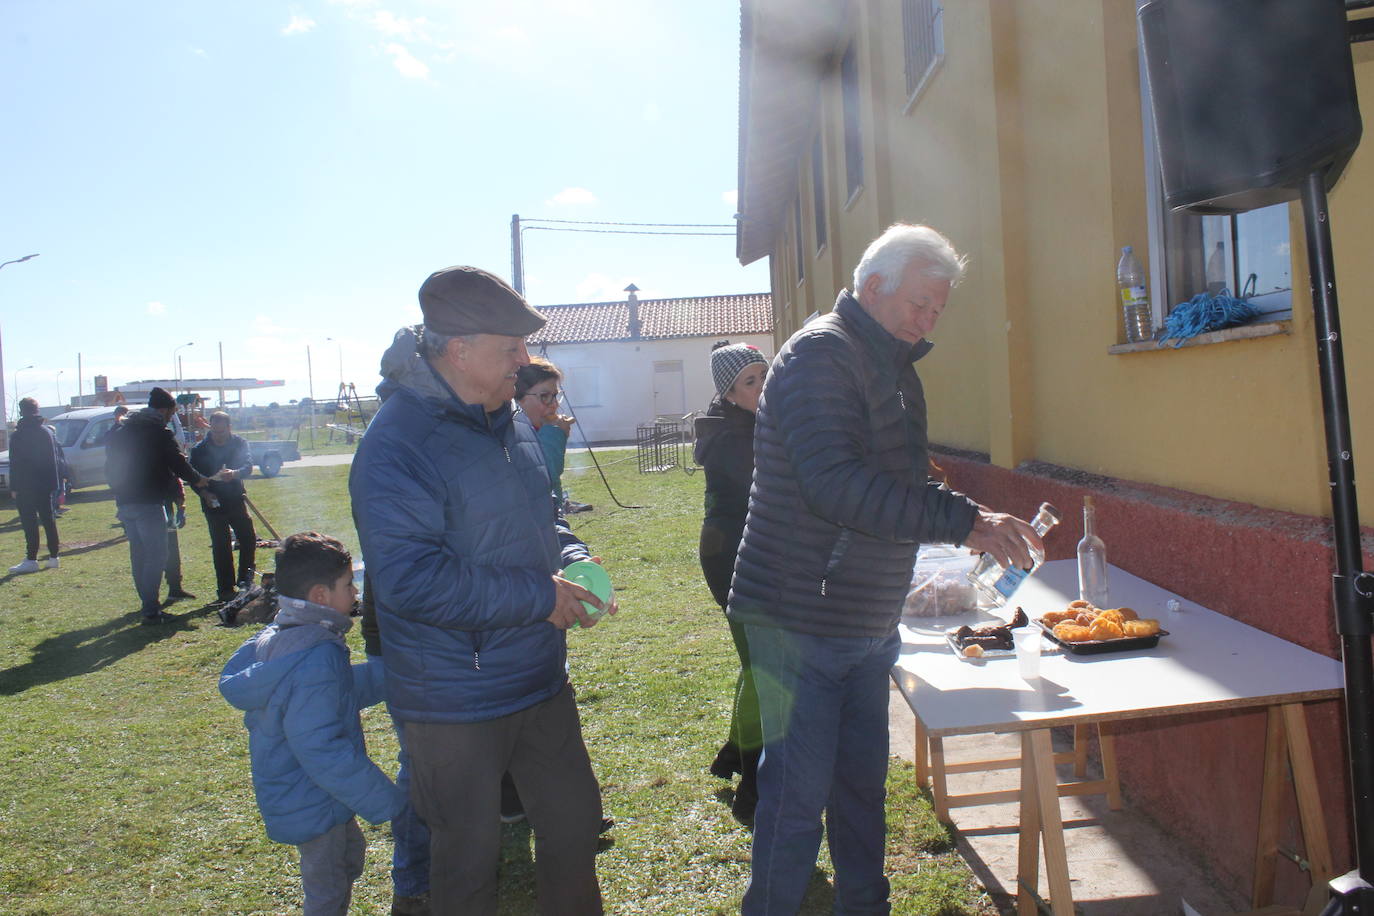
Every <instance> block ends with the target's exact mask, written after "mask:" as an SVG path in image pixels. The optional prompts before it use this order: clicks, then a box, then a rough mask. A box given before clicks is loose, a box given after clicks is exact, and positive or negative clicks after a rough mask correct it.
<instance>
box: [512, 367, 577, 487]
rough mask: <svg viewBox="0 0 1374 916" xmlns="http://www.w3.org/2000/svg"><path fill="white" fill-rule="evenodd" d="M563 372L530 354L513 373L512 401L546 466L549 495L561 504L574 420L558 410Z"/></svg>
mask: <svg viewBox="0 0 1374 916" xmlns="http://www.w3.org/2000/svg"><path fill="white" fill-rule="evenodd" d="M562 381H563V373H561V372H559V371H558V367H557V366H555V365H554V364H553V363H551V362H549V361H548V360H547V359H544V358H543V357H539V356H532V357H530V361H529V363H528V365H524V366H521V367H520V369H519V370H518V371H517V372H516V373H515V403H516V404H518V405H519V407H520V412H521V413H522V414H523V415H524V416H525V418H526V419H528V420H529V421H530V425H531V426H533V427H534V434H535V437H536V438H537V439H538V440H539V447H540V448H541V449H543V450H544V464H545V466H546V467H547V468H548V469H549V482H550V484H552V486H553V498H554V501H555V503H556V504H557V505H558V507H559V509H560V511H561V509H562V507H563V461H564V458H565V456H566V454H567V451H568V436H569V434H570V433H571V432H572V425H573V424H574V423H576V422H577V421H576V420H574V419H573V418H572V417H565V416H563V415H562V414H560V413H559V412H558V386H559V384H560V383H561V382H562Z"/></svg>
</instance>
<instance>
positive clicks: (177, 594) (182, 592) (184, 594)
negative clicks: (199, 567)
mask: <svg viewBox="0 0 1374 916" xmlns="http://www.w3.org/2000/svg"><path fill="white" fill-rule="evenodd" d="M195 597H196V596H195V595H193V594H191V593H190V592H188V591H186V589H184V588H174V589H172V590H171V591H169V592H168V593H167V600H168V601H181V600H182V599H183V598H185V599H194V598H195Z"/></svg>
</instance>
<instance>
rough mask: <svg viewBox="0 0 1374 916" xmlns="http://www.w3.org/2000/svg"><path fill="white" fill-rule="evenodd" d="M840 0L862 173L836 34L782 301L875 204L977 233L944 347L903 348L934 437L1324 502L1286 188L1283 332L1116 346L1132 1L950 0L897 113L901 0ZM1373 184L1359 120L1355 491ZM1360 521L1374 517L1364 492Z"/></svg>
mask: <svg viewBox="0 0 1374 916" xmlns="http://www.w3.org/2000/svg"><path fill="white" fill-rule="evenodd" d="M851 9H852V10H853V15H852V29H853V32H852V40H854V41H856V42H857V43H858V47H859V49H860V61H859V63H860V80H861V85H862V86H863V87H864V91H863V93H862V97H863V106H864V107H863V129H864V164H865V185H864V189H863V190H862V191H861V192H860V193H859V194H858V195H857V197H856V198H855V199H853V200H849V201H847V200H846V197H847V195H846V191H845V173H844V159H843V148H844V146H843V120H842V115H841V111H842V109H841V102H840V89H839V55H840V54H841V53H842V52H843V46H841V47H840V48H838V49H837V52H836V56H835V66H834V68H833V70H832V72H831V74H830V75H829V77H828V78H827V80H826V81H825V83H824V85H823V88H822V93H821V99H820V103H819V108H818V110H817V126H818V129H819V130H820V131H822V135H823V138H824V140H825V149H826V158H827V162H826V177H827V183H828V190H827V201H828V203H829V205H830V206H831V207H832V215H833V217H834V218H833V219H831V220H830V221H829V234H830V242H829V245H828V246H827V248H826V250H825V251H823V252H821V255H820V257H819V258H817V257H816V247H815V244H814V238H813V236H812V227H813V225H814V224H813V223H812V221H811V198H810V166H809V160H808V159H807V155H809V147H808V151H807V152H806V153H804V154H803V156H802V161H801V162H800V163H799V171H798V193H800V194H802V195H803V198H802V199H803V207H802V211H803V220H802V222H803V226H802V231H803V238H804V244H803V250H804V252H805V253H806V256H807V258H808V260H809V261H810V263H808V265H807V268H808V271H807V278H806V282H805V283H804V284H803V285H802V288H796V287H795V276H796V275H795V271H794V268H793V267H791V266H790V264H789V265H788V267H787V269H786V270H785V271H783V270H779V269H778V265H779V262H780V261H784V262H785V261H787V260H788V259H789V258H790V257H791V252H790V251H787V250H785V249H786V247H787V246H786V245H783V244H780V245H779V246H778V247H777V248H775V255H774V262H775V264H774V275H775V287H774V290H775V294H776V293H777V291H778V285H777V282H778V281H779V280H781V281H782V282H783V283H785V284H787V285H788V286H789V287H792V288H790V289H789V290H788V291H787V294H786V295H787V297H788V298H789V300H790V301H791V302H793V303H794V308H793V313H794V314H795V315H796V316H797V323H799V321H800V319H803V318H805V316H806V314H808V313H809V312H810V311H811V309H812V308H819V309H820V310H821V311H826V310H828V309H829V307H830V303H831V302H832V301H833V297H834V294H835V292H836V291H837V290H838V289H840V288H843V287H845V286H847V285H848V283H849V275H850V272H852V270H853V267H854V264H855V263H856V262H857V260H858V258H859V256H860V254H861V253H862V251H863V249H864V247H865V246H866V245H867V244H868V242H869V241H871V240H872V238H873V237H874V236H875V235H877V234H878V232H880V231H881V230H882V229H883V228H884V227H885V226H886V225H887V224H888V223H890V222H892V221H894V220H903V221H914V222H927V223H929V224H931V225H933V226H935V227H937V228H939V229H940V230H941V231H943V232H945V233H946V234H947V235H949V236H950V238H951V239H952V240H953V241H954V243H955V245H956V247H957V248H959V250H961V251H963V252H966V253H967V254H968V255H969V273H968V277H967V279H966V280H965V281H964V283H963V284H962V285H961V286H960V287H959V288H958V289H956V290H955V291H954V293H953V295H952V296H951V299H950V305H949V308H948V309H947V311H946V313H945V316H944V318H943V319H942V320H941V323H940V327H939V329H938V333H937V335H936V336H935V341H936V343H937V347H936V349H935V350H934V351H933V352H932V353H931V355H930V356H928V357H927V358H926V359H925V360H923V361H922V363H921V364H920V366H919V369H920V372H921V377H922V380H923V381H924V383H925V386H926V389H927V400H928V403H929V405H930V420H931V423H930V429H931V438H932V441H935V442H938V443H941V444H944V445H951V446H956V447H960V448H966V449H972V450H977V451H982V452H986V453H989V454H990V455H991V457H992V460H993V461H994V463H997V464H1000V465H1003V466H1007V467H1012V466H1015V465H1017V464H1019V463H1021V462H1023V461H1027V460H1039V461H1046V462H1050V463H1053V464H1057V465H1061V466H1065V467H1069V468H1077V469H1082V470H1086V471H1091V472H1093V473H1097V474H1103V475H1107V476H1111V477H1117V478H1122V479H1127V480H1134V481H1141V482H1146V483H1154V484H1160V485H1164V486H1170V487H1176V488H1179V489H1183V490H1189V491H1193V492H1197V493H1204V494H1208V495H1211V496H1215V497H1220V498H1224V499H1233V500H1238V501H1242V502H1249V503H1254V504H1256V505H1260V506H1265V507H1269V508H1275V509H1281V510H1287V511H1294V512H1300V513H1304V514H1309V515H1323V514H1328V513H1329V499H1330V497H1329V490H1328V487H1327V483H1326V478H1327V475H1326V466H1325V448H1324V440H1323V435H1322V424H1321V401H1320V393H1319V388H1318V383H1317V378H1316V356H1315V345H1314V342H1313V339H1312V337H1313V335H1312V319H1311V308H1310V303H1309V302H1308V300H1307V292H1306V289H1307V280H1306V276H1307V265H1306V249H1305V245H1304V241H1303V231H1302V222H1301V208H1300V207H1299V205H1297V204H1293V205H1292V206H1291V208H1290V210H1291V213H1292V217H1291V223H1292V234H1291V237H1292V249H1293V260H1294V264H1293V277H1294V286H1295V290H1294V319H1293V321H1292V322H1291V323H1290V331H1291V333H1290V334H1288V335H1281V336H1275V337H1268V338H1262V339H1256V340H1244V341H1231V342H1227V343H1222V344H1215V345H1207V346H1197V347H1188V348H1183V349H1179V350H1175V349H1173V348H1171V347H1166V348H1164V349H1162V350H1159V351H1153V352H1147V353H1125V354H1115V355H1114V354H1110V353H1109V352H1108V348H1109V347H1110V346H1111V345H1113V344H1115V343H1117V342H1119V340H1121V339H1122V338H1121V336H1120V335H1121V324H1120V314H1119V309H1118V308H1117V297H1116V287H1115V283H1116V280H1115V265H1116V260H1117V257H1118V256H1119V253H1120V248H1121V246H1123V245H1127V244H1130V245H1134V246H1136V250H1137V251H1138V252H1147V248H1148V245H1147V238H1146V231H1147V214H1146V197H1145V195H1146V190H1145V177H1144V157H1143V141H1142V127H1141V118H1140V86H1139V76H1138V74H1139V61H1138V52H1137V49H1136V37H1135V16H1134V3H1133V2H1132V0H1074V2H1072V3H1054V4H1050V3H1045V4H1035V5H1034V11H1033V13H1034V14H1033V15H1031V14H1030V13H1031V11H1030V10H1028V9H1027V8H1026V5H1025V4H1021V3H1017V2H1012V0H982V2H977V0H963V2H960V3H957V4H956V3H948V4H946V5H945V9H944V35H945V48H946V57H945V60H944V62H943V64H942V66H941V68H940V69H939V70H938V71H937V72H936V73H935V75H934V77H933V79H932V81H931V82H930V83H929V85H928V87H927V88H926V90H925V91H924V93H923V94H922V96H921V97H920V98H919V99H918V100H917V102H916V104H915V105H914V106H913V107H912V109H911V111H910V112H909V113H903V108H904V107H905V105H906V101H907V99H906V87H905V76H904V73H903V56H902V28H901V25H902V23H901V5H900V4H896V3H887V2H880V0H864V2H859V3H856V4H854V5H853V6H852V7H851ZM1354 52H1355V58H1356V78H1357V81H1358V84H1359V85H1358V89H1359V92H1360V96H1361V97H1362V98H1365V99H1374V47H1371V45H1370V44H1368V43H1366V44H1362V45H1356V46H1355V48H1354ZM1371 201H1374V151H1371V149H1370V143H1369V142H1366V143H1365V144H1364V146H1362V147H1361V149H1360V150H1358V151H1357V153H1356V155H1355V157H1354V159H1353V160H1352V161H1351V163H1350V165H1349V167H1348V168H1347V170H1346V173H1345V176H1344V178H1343V179H1342V181H1341V183H1340V184H1339V185H1338V186H1337V187H1336V189H1335V190H1334V191H1333V192H1332V195H1331V203H1332V224H1333V230H1334V238H1335V255H1336V276H1337V280H1338V284H1339V285H1338V289H1339V291H1340V292H1341V293H1342V294H1343V296H1342V303H1343V305H1344V309H1343V313H1342V324H1343V336H1342V341H1343V344H1344V346H1345V348H1346V358H1347V367H1346V368H1347V375H1348V379H1349V390H1350V393H1351V420H1352V425H1353V435H1354V445H1355V457H1356V466H1357V473H1358V481H1357V482H1358V484H1360V485H1361V486H1360V487H1359V489H1361V490H1363V491H1364V493H1366V494H1370V493H1374V302H1371V298H1374V297H1371V295H1370V293H1369V292H1368V291H1369V290H1371V289H1374V258H1371V257H1370V256H1369V255H1368V251H1369V249H1370V243H1371V241H1374V207H1371V206H1370V203H1371ZM846 203H848V204H849V205H848V206H846ZM790 212H791V211H790V210H789V213H790ZM781 241H782V240H780V242H781ZM780 275H781V276H780ZM803 309H804V311H803ZM795 327H796V324H795V323H794V324H792V326H791V327H789V328H788V329H787V333H790V332H791V330H794V329H795ZM782 331H783V329H782V328H779V337H780V339H781V338H785V336H786V334H784V333H782ZM1361 459H1362V460H1361ZM1362 520H1363V521H1364V523H1365V524H1370V523H1372V522H1374V501H1371V498H1370V497H1368V496H1366V502H1365V507H1364V512H1363V513H1362Z"/></svg>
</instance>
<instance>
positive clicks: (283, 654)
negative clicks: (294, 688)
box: [219, 595, 353, 711]
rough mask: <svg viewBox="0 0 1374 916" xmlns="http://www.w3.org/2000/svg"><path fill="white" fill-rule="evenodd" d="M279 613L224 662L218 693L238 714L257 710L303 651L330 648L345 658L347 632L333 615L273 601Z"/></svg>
mask: <svg viewBox="0 0 1374 916" xmlns="http://www.w3.org/2000/svg"><path fill="white" fill-rule="evenodd" d="M278 603H279V605H280V610H279V611H277V616H276V618H275V619H274V620H273V622H272V625H271V626H269V627H267V628H265V629H264V630H263V631H262V632H261V633H259V634H258V635H257V636H254V637H253V638H251V639H249V640H248V641H247V642H245V643H244V644H243V645H242V646H240V647H239V650H238V651H237V652H235V653H234V655H233V656H232V657H231V658H230V659H229V663H228V664H226V665H225V666H224V672H223V673H222V674H221V675H220V679H219V691H220V693H221V694H223V696H224V698H225V699H226V700H228V701H229V703H230V704H231V705H233V706H235V707H237V708H238V709H242V710H244V711H247V710H250V709H262V708H263V707H265V706H267V704H268V703H269V702H270V701H271V699H272V694H273V692H275V691H276V689H277V687H278V685H279V684H280V683H281V681H282V680H283V678H285V677H286V676H287V675H288V674H290V673H291V671H292V670H293V669H294V668H295V667H296V665H297V664H298V663H299V662H300V661H301V659H303V658H304V657H305V656H304V653H305V651H306V650H307V649H311V648H313V647H315V646H317V645H320V644H321V643H327V642H334V643H337V644H338V645H339V647H340V648H342V649H343V650H344V651H345V652H347V651H348V647H347V645H346V644H345V643H344V634H345V633H347V632H348V630H349V628H350V627H352V626H353V621H352V620H350V619H349V618H348V617H346V616H345V615H343V614H340V613H339V612H338V611H335V610H331V609H330V608H327V607H324V606H323V605H319V604H312V603H311V602H309V601H303V600H301V599H299V598H289V597H287V596H285V595H282V596H279V597H278Z"/></svg>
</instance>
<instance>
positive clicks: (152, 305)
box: [148, 302, 167, 315]
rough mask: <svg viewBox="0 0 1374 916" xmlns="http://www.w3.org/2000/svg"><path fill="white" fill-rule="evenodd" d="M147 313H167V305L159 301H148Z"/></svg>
mask: <svg viewBox="0 0 1374 916" xmlns="http://www.w3.org/2000/svg"><path fill="white" fill-rule="evenodd" d="M148 314H149V315H166V314H167V306H166V305H164V304H162V303H161V302H149V303H148Z"/></svg>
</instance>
